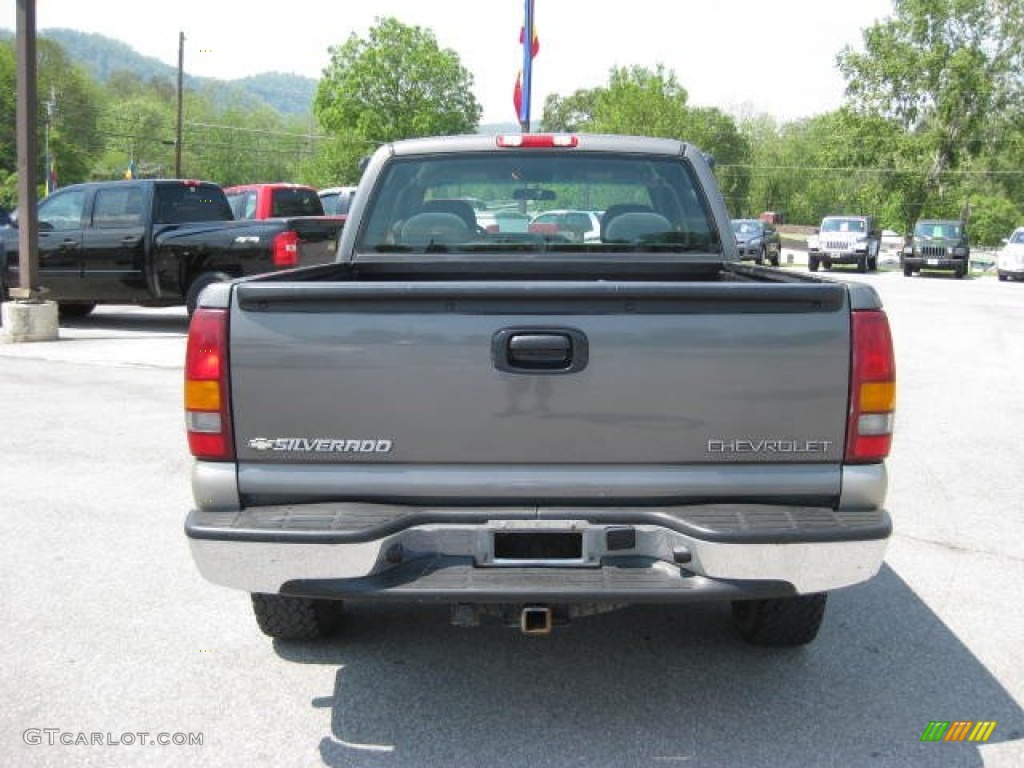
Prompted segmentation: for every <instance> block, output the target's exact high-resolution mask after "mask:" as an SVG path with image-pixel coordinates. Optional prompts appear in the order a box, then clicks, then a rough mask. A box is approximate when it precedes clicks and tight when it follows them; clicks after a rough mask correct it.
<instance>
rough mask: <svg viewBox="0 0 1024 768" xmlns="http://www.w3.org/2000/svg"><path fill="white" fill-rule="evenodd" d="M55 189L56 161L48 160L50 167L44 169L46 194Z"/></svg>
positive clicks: (53, 159) (54, 159)
mask: <svg viewBox="0 0 1024 768" xmlns="http://www.w3.org/2000/svg"><path fill="white" fill-rule="evenodd" d="M55 189H57V159H56V158H50V167H49V168H47V169H46V194H48V195H49V194H51V193H52V192H53V191H54V190H55Z"/></svg>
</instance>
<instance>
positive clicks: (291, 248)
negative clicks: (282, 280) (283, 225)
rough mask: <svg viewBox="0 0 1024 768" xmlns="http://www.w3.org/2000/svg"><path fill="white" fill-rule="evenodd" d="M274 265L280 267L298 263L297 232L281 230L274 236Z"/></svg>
mask: <svg viewBox="0 0 1024 768" xmlns="http://www.w3.org/2000/svg"><path fill="white" fill-rule="evenodd" d="M273 258H274V266H275V267H278V268H280V269H286V268H288V267H297V266H298V265H299V233H298V232H294V231H291V230H289V231H287V232H281V233H280V234H278V235H276V236H275V237H274V257H273Z"/></svg>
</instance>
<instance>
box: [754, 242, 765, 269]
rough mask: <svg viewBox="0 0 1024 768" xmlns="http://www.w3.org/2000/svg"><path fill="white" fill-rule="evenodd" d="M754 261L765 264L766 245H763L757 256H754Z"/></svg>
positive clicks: (758, 264)
mask: <svg viewBox="0 0 1024 768" xmlns="http://www.w3.org/2000/svg"><path fill="white" fill-rule="evenodd" d="M754 263H755V264H757V266H761V265H762V264H764V246H763V245H762V246H761V252H760V253H759V254H757V256H755V257H754Z"/></svg>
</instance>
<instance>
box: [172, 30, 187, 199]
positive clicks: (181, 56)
mask: <svg viewBox="0 0 1024 768" xmlns="http://www.w3.org/2000/svg"><path fill="white" fill-rule="evenodd" d="M184 76H185V33H184V32H179V33H178V126H177V128H176V129H175V132H174V178H176V179H180V178H181V120H182V96H183V92H184V88H183V83H184Z"/></svg>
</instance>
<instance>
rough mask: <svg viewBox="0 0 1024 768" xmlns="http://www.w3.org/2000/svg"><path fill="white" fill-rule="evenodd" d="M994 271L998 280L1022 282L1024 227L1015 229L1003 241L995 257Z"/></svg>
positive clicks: (1023, 274)
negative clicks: (997, 275)
mask: <svg viewBox="0 0 1024 768" xmlns="http://www.w3.org/2000/svg"><path fill="white" fill-rule="evenodd" d="M996 271H997V273H998V274H999V279H1000V280H1024V227H1017V229H1015V230H1013V234H1012V235H1010V236H1009V237H1008V238H1006V239H1005V240H1003V248H1002V250H1001V251H999V255H998V256H996Z"/></svg>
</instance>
